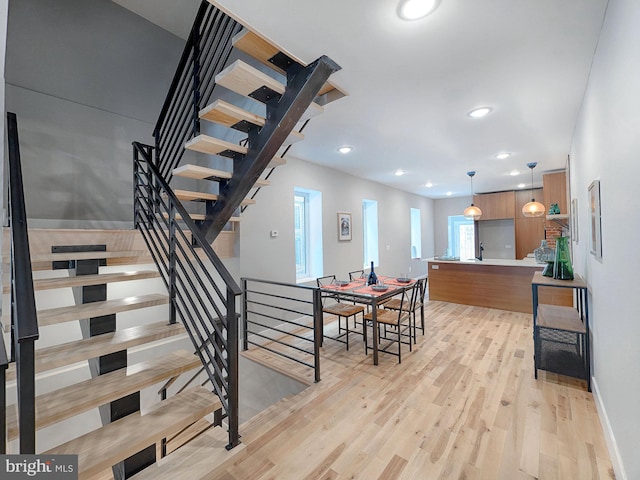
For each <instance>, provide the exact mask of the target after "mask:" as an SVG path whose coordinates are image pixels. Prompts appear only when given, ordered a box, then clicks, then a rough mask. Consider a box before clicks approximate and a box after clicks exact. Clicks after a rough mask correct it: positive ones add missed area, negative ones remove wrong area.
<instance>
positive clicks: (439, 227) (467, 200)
mask: <svg viewBox="0 0 640 480" xmlns="http://www.w3.org/2000/svg"><path fill="white" fill-rule="evenodd" d="M433 205H434V208H433V210H434V214H433V217H434V220H433V229H434V233H435V254H436V255H442V254H444V251H445V250H446V249H447V247H448V245H449V227H448V222H449V217H450V216H453V215H462V212H464V209H465V208H467V207H468V206H469V205H471V196H468V197H455V198H443V199H438V200H434V201H433Z"/></svg>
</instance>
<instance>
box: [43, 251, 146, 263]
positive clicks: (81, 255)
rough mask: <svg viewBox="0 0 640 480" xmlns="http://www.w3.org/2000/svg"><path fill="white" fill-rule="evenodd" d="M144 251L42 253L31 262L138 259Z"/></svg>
mask: <svg viewBox="0 0 640 480" xmlns="http://www.w3.org/2000/svg"><path fill="white" fill-rule="evenodd" d="M146 253H147V252H145V251H144V250H124V251H106V252H61V253H43V254H38V255H32V256H31V262H32V263H36V262H66V261H68V260H102V259H108V258H125V257H138V256H140V255H145V254H146Z"/></svg>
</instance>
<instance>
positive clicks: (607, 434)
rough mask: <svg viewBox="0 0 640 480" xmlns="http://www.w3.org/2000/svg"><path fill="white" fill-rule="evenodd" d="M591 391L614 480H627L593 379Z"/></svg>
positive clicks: (592, 378) (596, 384) (614, 438)
mask: <svg viewBox="0 0 640 480" xmlns="http://www.w3.org/2000/svg"><path fill="white" fill-rule="evenodd" d="M591 390H592V391H593V398H594V399H595V401H596V408H597V410H598V417H599V418H600V424H601V425H602V430H603V431H604V438H605V441H606V442H607V448H608V449H609V456H610V457H611V465H612V466H613V471H614V473H615V475H616V479H617V480H629V477H627V473H626V472H625V469H624V464H623V463H622V458H621V457H620V451H619V450H618V444H617V442H616V437H615V435H614V434H613V429H612V428H611V423H610V422H609V417H608V416H607V411H606V409H605V408H604V405H603V403H602V398H601V397H600V390H599V389H598V382H597V381H596V379H595V377H591Z"/></svg>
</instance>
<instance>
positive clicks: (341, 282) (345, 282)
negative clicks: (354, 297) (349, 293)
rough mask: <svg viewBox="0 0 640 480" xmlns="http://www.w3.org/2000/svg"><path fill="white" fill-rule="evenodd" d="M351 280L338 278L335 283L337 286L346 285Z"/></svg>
mask: <svg viewBox="0 0 640 480" xmlns="http://www.w3.org/2000/svg"><path fill="white" fill-rule="evenodd" d="M350 283H351V282H350V281H349V280H336V281H335V282H333V284H334V285H335V286H336V287H346V286H347V285H349V284H350Z"/></svg>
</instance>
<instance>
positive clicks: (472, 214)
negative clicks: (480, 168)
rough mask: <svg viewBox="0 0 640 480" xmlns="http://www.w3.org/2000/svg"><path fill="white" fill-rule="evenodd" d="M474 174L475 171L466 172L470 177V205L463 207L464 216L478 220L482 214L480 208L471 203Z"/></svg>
mask: <svg viewBox="0 0 640 480" xmlns="http://www.w3.org/2000/svg"><path fill="white" fill-rule="evenodd" d="M475 174H476V172H467V175H469V178H470V179H471V205H470V206H468V207H467V208H465V209H464V216H465V218H468V219H469V220H479V219H480V217H481V216H482V210H480V209H479V208H478V207H476V206H475V205H474V204H473V176H474V175H475Z"/></svg>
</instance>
